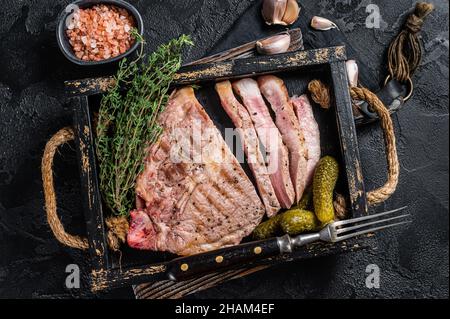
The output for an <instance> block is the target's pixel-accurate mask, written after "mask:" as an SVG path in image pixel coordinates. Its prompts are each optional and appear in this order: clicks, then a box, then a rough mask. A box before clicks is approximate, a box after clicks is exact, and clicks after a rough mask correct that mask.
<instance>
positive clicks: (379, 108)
mask: <svg viewBox="0 0 450 319" xmlns="http://www.w3.org/2000/svg"><path fill="white" fill-rule="evenodd" d="M350 95H351V97H352V99H354V100H362V101H366V102H367V103H368V104H369V105H370V106H371V107H372V108H373V110H374V111H375V112H376V113H377V114H378V116H379V118H380V123H381V129H382V130H383V136H384V142H385V147H386V160H387V165H388V178H387V181H386V183H385V184H384V185H383V186H381V187H379V188H377V189H374V190H372V191H370V192H368V193H367V200H368V202H369V205H376V204H379V203H382V202H384V201H386V200H387V199H388V198H389V197H391V195H392V194H393V193H394V192H395V190H396V189H397V184H398V178H399V175H400V163H399V161H398V155H397V146H396V138H395V132H394V125H393V124H392V119H391V115H390V114H389V111H388V109H387V108H386V107H385V106H384V104H383V102H381V100H380V99H379V98H378V96H377V95H376V94H375V93H373V92H371V91H369V90H368V89H366V88H359V87H352V88H351V90H350Z"/></svg>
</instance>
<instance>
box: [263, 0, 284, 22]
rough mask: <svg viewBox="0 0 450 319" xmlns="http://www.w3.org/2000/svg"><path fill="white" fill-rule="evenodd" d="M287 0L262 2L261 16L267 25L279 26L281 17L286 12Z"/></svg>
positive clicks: (265, 0)
mask: <svg viewBox="0 0 450 319" xmlns="http://www.w3.org/2000/svg"><path fill="white" fill-rule="evenodd" d="M286 6H287V0H264V1H263V7H262V15H263V18H264V20H265V21H266V23H267V24H268V25H272V24H281V25H286V23H285V22H283V20H282V19H283V16H284V13H285V12H286Z"/></svg>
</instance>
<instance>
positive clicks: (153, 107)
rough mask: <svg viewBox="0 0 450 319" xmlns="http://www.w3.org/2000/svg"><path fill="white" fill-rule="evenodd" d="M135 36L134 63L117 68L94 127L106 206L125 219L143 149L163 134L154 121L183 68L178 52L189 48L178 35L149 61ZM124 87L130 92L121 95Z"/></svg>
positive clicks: (131, 203)
mask: <svg viewBox="0 0 450 319" xmlns="http://www.w3.org/2000/svg"><path fill="white" fill-rule="evenodd" d="M134 36H135V39H136V40H137V41H140V42H141V51H140V52H139V53H138V57H137V58H136V59H135V60H133V61H130V62H128V61H127V60H126V59H123V60H122V61H121V62H120V63H119V69H118V71H117V74H116V75H115V84H114V86H113V87H112V88H111V89H110V90H109V91H108V93H107V94H106V95H104V96H103V98H102V101H101V104H100V110H99V117H98V123H97V128H96V133H97V139H96V151H97V157H98V163H99V177H100V189H101V192H102V196H103V200H104V202H105V203H106V205H107V206H108V207H109V208H110V209H111V211H112V212H113V213H114V214H116V215H120V216H128V214H129V212H130V210H131V209H133V207H134V203H135V181H136V178H137V176H138V175H139V173H140V172H141V171H142V169H143V162H144V161H143V160H144V156H145V149H146V148H147V147H148V146H149V145H151V144H153V143H155V142H156V141H157V140H158V138H159V136H160V135H161V132H162V128H161V127H160V126H159V125H158V123H157V118H158V115H159V114H160V113H161V112H162V111H163V109H164V107H165V105H166V104H167V102H168V99H169V95H168V92H169V87H170V84H171V82H172V80H173V77H174V75H175V73H176V72H177V71H178V69H179V68H180V66H181V49H182V48H183V47H184V46H185V45H193V43H192V41H191V39H190V37H189V36H186V35H182V36H180V37H179V38H178V39H173V40H171V41H170V42H168V43H167V44H164V45H161V46H160V47H159V48H158V49H156V51H155V52H153V53H152V54H150V55H149V56H148V57H147V56H145V55H144V54H143V50H142V48H143V45H144V41H143V39H142V37H141V36H140V35H139V34H138V33H137V32H134ZM125 85H126V87H127V88H128V89H127V91H126V92H125V93H123V92H121V87H123V86H125Z"/></svg>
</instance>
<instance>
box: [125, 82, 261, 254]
mask: <svg viewBox="0 0 450 319" xmlns="http://www.w3.org/2000/svg"><path fill="white" fill-rule="evenodd" d="M159 123H160V125H161V126H162V127H163V129H164V130H163V134H162V136H161V138H160V140H159V142H158V143H156V144H154V145H152V146H151V147H150V148H149V149H148V151H147V152H148V155H147V157H146V161H145V168H144V171H143V173H142V174H140V176H139V177H138V179H137V183H136V192H137V195H138V197H139V202H140V207H141V208H140V209H136V210H134V211H132V212H131V224H130V230H129V232H128V238H127V240H128V244H129V246H131V247H133V248H138V249H150V250H160V251H169V252H172V253H176V254H179V255H191V254H196V253H200V252H204V251H209V250H213V249H218V248H221V247H225V246H230V245H236V244H238V243H239V242H240V241H241V240H242V238H243V237H245V236H247V235H249V234H250V233H251V232H252V230H253V229H254V228H255V227H256V226H257V225H258V224H259V223H260V221H261V219H262V216H263V214H264V206H263V205H262V203H261V201H260V199H259V197H258V195H257V193H256V191H255V189H254V187H253V184H252V183H251V182H250V180H249V179H248V177H247V176H246V175H245V173H244V171H243V169H242V167H241V166H240V164H239V163H238V162H237V160H236V158H235V157H234V155H233V154H232V153H231V151H230V150H229V149H228V146H227V145H226V144H225V141H224V140H223V139H222V136H221V135H220V132H219V131H218V130H217V128H216V127H215V126H214V124H213V122H212V121H211V119H210V118H209V116H208V115H207V114H206V112H205V111H204V109H203V108H202V106H201V105H200V104H199V102H198V101H197V99H196V98H195V95H194V91H193V89H192V88H190V87H186V88H183V89H180V90H178V91H176V92H175V93H174V94H172V96H171V98H170V101H169V103H168V105H167V107H166V109H165V111H164V112H163V113H162V114H161V115H160V117H159ZM194 127H196V128H198V129H199V130H200V132H197V133H195V130H194ZM190 132H192V134H191V133H190ZM205 133H207V134H205ZM195 134H199V137H200V141H198V142H197V143H195V144H196V145H195V144H194V145H193V146H192V145H191V147H190V149H189V150H188V151H187V152H186V150H184V151H185V152H183V151H181V150H179V149H178V148H174V147H173V146H174V145H175V144H177V145H178V144H179V143H180V139H183V140H186V142H190V141H192V140H196V137H195V136H191V135H195ZM185 135H188V136H185ZM187 144H189V143H187ZM218 154H219V155H221V156H222V158H218V157H217V156H218ZM175 155H177V156H178V157H176V156H175ZM174 156H175V158H178V159H177V160H175V161H174ZM180 159H181V160H180ZM189 159H191V161H189ZM192 159H200V161H195V160H194V161H192ZM143 203H144V204H143ZM142 206H144V207H142Z"/></svg>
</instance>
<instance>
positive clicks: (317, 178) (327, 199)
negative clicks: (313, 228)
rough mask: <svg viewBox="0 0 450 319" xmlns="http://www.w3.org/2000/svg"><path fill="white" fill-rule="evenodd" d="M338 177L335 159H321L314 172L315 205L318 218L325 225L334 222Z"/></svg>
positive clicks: (326, 157) (328, 157)
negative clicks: (334, 195) (334, 196)
mask: <svg viewBox="0 0 450 319" xmlns="http://www.w3.org/2000/svg"><path fill="white" fill-rule="evenodd" d="M338 175H339V165H338V163H337V161H336V160H335V159H334V158H333V157H331V156H325V157H323V158H321V159H320V161H319V163H318V164H317V167H316V171H315V172H314V179H313V203H314V212H315V214H316V216H317V218H318V219H319V221H320V222H322V223H324V224H326V223H329V222H331V221H332V220H334V207H333V192H334V188H335V186H336V182H337V179H338Z"/></svg>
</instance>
